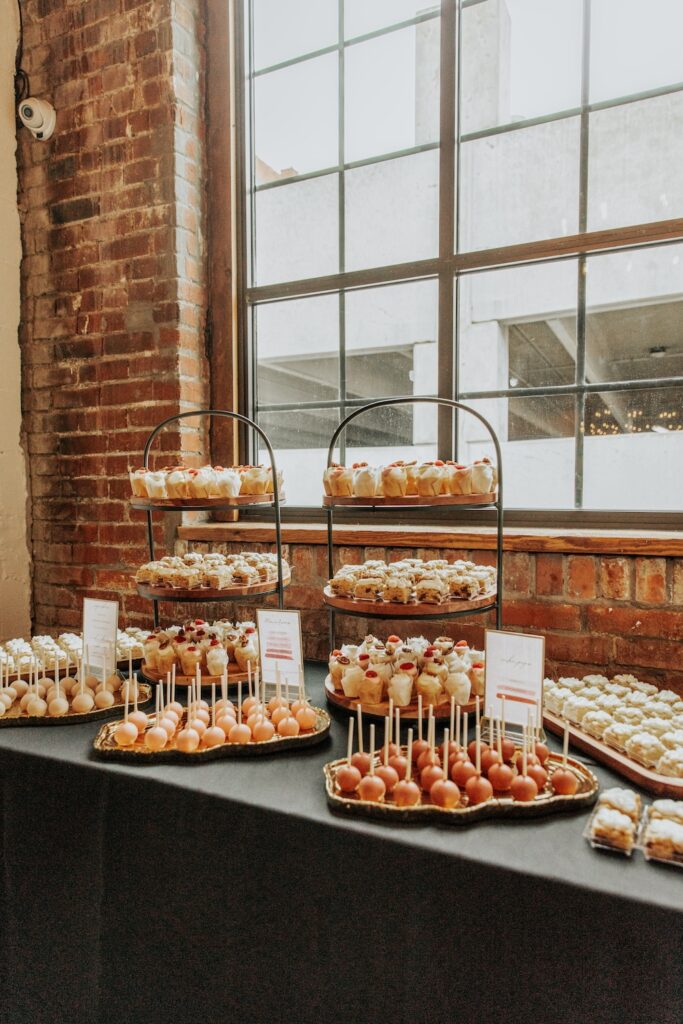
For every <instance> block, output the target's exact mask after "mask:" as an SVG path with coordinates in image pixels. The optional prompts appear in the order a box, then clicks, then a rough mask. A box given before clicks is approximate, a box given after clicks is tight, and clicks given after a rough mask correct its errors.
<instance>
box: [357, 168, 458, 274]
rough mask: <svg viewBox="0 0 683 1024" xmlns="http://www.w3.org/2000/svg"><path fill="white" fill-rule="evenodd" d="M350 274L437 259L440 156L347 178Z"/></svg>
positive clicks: (360, 170)
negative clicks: (361, 270) (420, 260)
mask: <svg viewBox="0 0 683 1024" xmlns="http://www.w3.org/2000/svg"><path fill="white" fill-rule="evenodd" d="M345 177H346V269H347V270H357V269H358V268H360V267H373V266H383V265H384V264H390V263H402V262H404V261H406V260H419V259H427V258H428V257H430V256H436V252H437V245H438V180H439V157H438V153H437V152H436V151H432V152H428V153H417V154H414V155H413V156H404V157H401V158H400V159H398V160H383V161H381V162H380V163H376V164H371V165H369V166H368V167H357V168H355V169H354V170H352V171H348V172H347V173H346V176H345Z"/></svg>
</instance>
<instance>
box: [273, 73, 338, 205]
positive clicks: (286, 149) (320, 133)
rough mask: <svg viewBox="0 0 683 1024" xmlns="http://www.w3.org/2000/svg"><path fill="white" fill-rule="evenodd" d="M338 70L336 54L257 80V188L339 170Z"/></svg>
mask: <svg viewBox="0 0 683 1024" xmlns="http://www.w3.org/2000/svg"><path fill="white" fill-rule="evenodd" d="M338 66H339V60H338V58H337V55H336V53H332V54H328V55H326V56H324V57H317V58H316V59H315V60H306V61H303V62H302V63H301V64H294V65H293V66H292V67H288V68H284V69H283V70H282V71H272V72H270V73H269V74H267V75H263V76H261V77H259V78H257V79H256V80H255V82H254V90H255V96H254V108H255V134H256V184H257V185H261V184H264V183H265V182H268V181H275V180H277V179H278V178H291V177H292V175H294V174H306V173H307V172H308V171H318V170H321V169H322V168H324V167H336V166H337V164H338V158H339V143H338V137H337V110H338V87H337V73H338Z"/></svg>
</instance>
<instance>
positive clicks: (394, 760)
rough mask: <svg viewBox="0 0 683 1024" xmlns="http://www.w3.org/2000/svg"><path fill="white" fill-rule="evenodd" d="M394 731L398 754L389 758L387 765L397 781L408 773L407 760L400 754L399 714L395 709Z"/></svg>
mask: <svg viewBox="0 0 683 1024" xmlns="http://www.w3.org/2000/svg"><path fill="white" fill-rule="evenodd" d="M395 714H396V731H395V734H394V737H395V740H396V747H397V749H398V753H397V754H394V756H393V757H390V758H389V765H390V766H391V767H392V768H393V769H394V771H395V772H396V774H397V775H398V777H399V779H405V777H406V774H407V772H408V760H407V758H406V757H405V756H404V755H403V754H402V753H401V712H400V711H399V709H398V708H396V712H395Z"/></svg>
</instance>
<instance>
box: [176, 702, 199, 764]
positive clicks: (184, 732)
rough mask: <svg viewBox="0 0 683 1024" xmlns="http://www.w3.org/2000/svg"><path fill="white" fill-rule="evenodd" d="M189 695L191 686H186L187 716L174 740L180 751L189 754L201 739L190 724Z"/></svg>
mask: <svg viewBox="0 0 683 1024" xmlns="http://www.w3.org/2000/svg"><path fill="white" fill-rule="evenodd" d="M190 697H191V688H190V687H189V686H188V688H187V718H186V722H185V728H184V729H181V730H180V732H179V733H178V735H177V736H176V741H175V743H176V747H177V748H178V750H182V752H183V753H184V754H191V753H192V752H193V751H195V750H196V749H197V747H198V746H199V741H200V739H201V737H200V735H199V733H198V732H197V730H196V729H195V728H194V727H193V726H192V724H191V722H190V704H191V701H190Z"/></svg>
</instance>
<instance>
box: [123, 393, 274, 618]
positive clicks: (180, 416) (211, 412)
mask: <svg viewBox="0 0 683 1024" xmlns="http://www.w3.org/2000/svg"><path fill="white" fill-rule="evenodd" d="M191 416H208V417H212V416H217V417H220V418H222V419H229V420H238V421H239V422H240V423H244V424H245V425H246V426H247V427H250V428H251V429H252V430H254V431H255V432H256V433H257V434H258V435H259V437H260V438H261V440H262V441H263V443H264V444H265V446H266V449H267V450H268V458H269V459H270V467H271V470H272V474H273V500H272V502H270V505H271V506H272V507H273V510H274V517H275V545H276V549H277V588H275V589H274V590H273V591H272V593H277V595H278V607H279V608H284V597H285V588H284V580H283V572H282V524H281V516H280V493H279V484H278V478H277V466H276V463H275V455H274V453H273V446H272V445H271V443H270V439H269V437H268V435H267V434H266V432H265V431H264V430H262V429H261V427H259V425H258V423H255V422H254V420H252V419H249V417H248V416H243V415H242V414H241V413H239V412H230V411H228V410H227V409H193V410H191V411H190V412H180V413H177V414H176V415H175V416H169V417H168V419H166V420H162V422H161V423H159V424H157V426H156V427H155V428H154V430H153V431H152V433H151V434H150V435H149V437H148V438H147V440H146V442H145V447H144V452H143V461H144V467H145V469H149V453H150V450H151V447H152V445H153V444H154V440H155V438H156V437H157V435H158V434H159V433H160V432H161V431H162V430H163V429H164V427H167V426H168V425H169V423H176V422H178V421H179V420H186V419H189V417H191ZM260 507H261V508H268V503H265V502H263V503H261V504H260ZM217 508H220V509H221V510H227V509H240V508H244V505H238V504H235V503H231V502H230V499H229V498H226V499H225V501H221V502H220V505H219V504H217V503H216V502H215V501H214V502H213V503H212V504H210V505H195V506H193V508H192V511H193V512H202V511H210V510H213V509H217ZM155 511H158V512H178V511H182V509H179V508H172V507H169V508H166V509H163V508H159V509H147V510H146V512H147V544H148V547H149V557H150V561H154V519H153V514H154V512H155ZM246 596H247V597H248V595H246ZM254 596H257V597H262V596H264V595H262V594H259V595H254ZM151 600H152V602H153V604H154V625H155V626H158V625H159V603H160V599H158V598H152V599H151ZM164 600H170V601H172V600H174V599H173V598H168V599H166V598H165V599H164ZM183 600H184V599H183ZM198 600H201V598H199V599H198ZM215 600H219V601H237V600H241V601H244V600H245V595H241V596H229V597H221V598H211V602H213V601H215ZM207 603H209V601H207Z"/></svg>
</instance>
